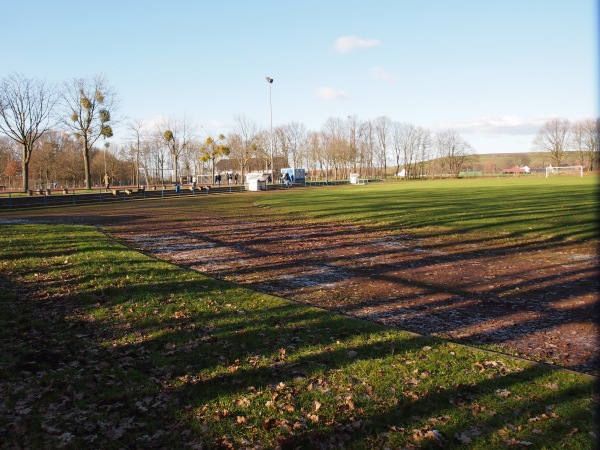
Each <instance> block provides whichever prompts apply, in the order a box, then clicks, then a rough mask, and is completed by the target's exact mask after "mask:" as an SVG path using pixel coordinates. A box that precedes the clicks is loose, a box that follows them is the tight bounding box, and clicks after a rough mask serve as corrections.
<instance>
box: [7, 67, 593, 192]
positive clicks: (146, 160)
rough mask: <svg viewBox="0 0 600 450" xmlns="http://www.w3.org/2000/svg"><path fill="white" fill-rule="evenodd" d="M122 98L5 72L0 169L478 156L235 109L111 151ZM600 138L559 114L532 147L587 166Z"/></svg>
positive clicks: (67, 175)
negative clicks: (203, 129) (205, 125)
mask: <svg viewBox="0 0 600 450" xmlns="http://www.w3.org/2000/svg"><path fill="white" fill-rule="evenodd" d="M117 100H118V99H117V96H116V94H115V91H114V90H113V89H112V88H111V87H110V86H109V85H108V83H107V81H106V79H105V78H104V77H103V76H101V75H98V76H96V77H93V78H88V79H85V78H83V79H73V80H71V81H69V82H66V83H63V84H62V85H61V86H60V87H59V86H50V85H48V84H46V83H45V82H44V81H40V80H35V79H28V78H25V77H24V76H22V75H18V74H14V75H10V76H7V77H5V78H4V79H2V80H1V82H0V132H2V134H3V135H4V136H1V135H0V138H1V137H3V139H0V171H1V173H2V174H3V175H4V176H5V177H6V178H8V179H9V184H10V181H11V178H12V179H13V180H14V179H15V178H16V177H20V178H21V179H22V187H23V190H27V189H28V186H29V180H30V179H32V180H38V181H39V182H44V183H51V182H53V181H59V183H60V184H61V185H65V186H67V185H68V186H84V187H87V188H90V187H91V186H92V185H93V184H95V183H96V184H101V180H102V179H103V178H104V175H105V174H108V175H109V176H110V178H111V179H112V180H114V181H117V182H122V183H127V184H130V183H132V184H152V183H164V182H166V181H173V182H176V181H180V180H181V179H182V178H184V177H185V178H186V179H192V177H194V176H197V175H199V174H204V175H205V176H206V177H208V176H210V178H211V179H213V178H214V175H215V170H217V165H218V163H219V161H222V160H226V161H227V162H228V164H226V166H227V168H228V170H233V171H236V172H238V173H239V174H240V175H241V179H242V180H243V179H244V174H245V173H246V172H247V171H248V170H249V169H250V168H252V167H254V168H256V167H257V165H258V166H259V167H261V169H263V170H265V171H274V172H276V171H277V170H278V169H279V168H280V167H277V162H279V164H281V161H284V163H283V164H284V165H288V166H290V167H296V168H300V167H302V168H305V169H308V171H309V173H310V174H312V175H313V176H318V177H322V178H327V179H347V178H348V177H349V175H350V173H360V174H361V175H362V176H364V177H386V176H388V175H389V174H401V175H402V176H403V177H404V178H421V177H434V176H436V175H441V174H450V175H452V176H457V175H458V174H459V172H460V171H461V169H463V168H464V167H465V166H466V165H468V164H471V163H472V162H473V159H474V151H473V149H472V148H471V146H470V145H469V144H468V143H467V142H466V141H465V140H464V139H463V138H462V136H461V135H460V134H459V133H458V132H456V131H455V130H452V129H448V130H443V131H439V132H436V133H433V132H432V131H430V130H428V129H426V128H423V127H419V126H415V125H413V124H410V123H400V122H395V121H392V120H391V119H390V118H388V117H385V116H382V117H378V118H376V119H374V120H360V119H359V118H358V117H357V116H348V117H347V118H345V119H341V118H330V119H328V120H327V121H326V122H325V124H324V125H323V126H322V128H321V130H320V131H308V130H307V129H306V127H305V126H304V125H303V124H301V123H297V122H292V123H289V124H285V125H282V126H279V127H276V128H275V129H273V132H272V133H270V132H269V131H268V130H265V129H264V128H263V127H261V126H259V125H258V124H257V123H256V122H254V121H253V120H251V119H248V118H247V117H245V116H243V115H235V116H234V127H233V130H232V132H231V133H230V134H229V135H228V136H225V135H222V134H221V135H219V136H216V137H213V136H209V137H206V138H204V139H200V138H198V136H197V135H196V133H195V130H197V127H195V126H194V125H193V124H192V123H191V122H190V121H189V120H187V119H186V118H184V119H182V120H174V119H169V120H163V121H161V122H159V123H154V124H153V125H152V126H151V127H149V126H148V124H147V122H145V121H143V120H130V121H128V122H127V126H126V129H127V130H128V131H127V136H123V137H121V138H122V139H121V142H123V143H122V144H120V145H119V146H115V148H111V145H110V140H109V139H110V138H111V137H113V126H114V125H115V124H118V123H122V122H123V121H124V120H123V119H120V118H119V117H118V101H117ZM597 137H598V122H597V121H596V120H587V121H581V122H576V123H570V122H569V121H567V120H563V119H555V120H552V121H549V122H547V123H546V124H545V125H544V126H543V127H542V128H541V129H540V130H539V133H538V136H537V137H536V140H535V141H534V145H535V146H536V147H538V148H539V149H540V150H542V151H545V152H548V153H549V154H550V157H551V158H552V159H553V161H554V163H555V165H560V163H561V161H562V158H563V155H564V152H566V151H567V150H572V149H576V151H577V152H579V155H580V157H579V160H580V161H581V163H582V164H585V165H586V166H587V167H588V169H590V170H592V169H593V168H594V166H595V164H597V160H598V154H599V152H598V138H597ZM100 142H102V143H103V145H100V147H99V144H100ZM102 147H103V148H102ZM15 150H17V151H15ZM81 155H82V156H83V164H81ZM78 161H79V162H78ZM221 166H223V164H221Z"/></svg>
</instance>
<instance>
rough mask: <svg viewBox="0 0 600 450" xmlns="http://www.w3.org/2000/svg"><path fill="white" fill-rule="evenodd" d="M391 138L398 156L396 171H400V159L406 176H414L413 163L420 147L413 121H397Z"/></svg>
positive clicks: (395, 153)
mask: <svg viewBox="0 0 600 450" xmlns="http://www.w3.org/2000/svg"><path fill="white" fill-rule="evenodd" d="M391 139H392V144H393V148H394V155H395V157H396V172H399V171H400V160H402V165H403V166H404V177H405V179H408V178H409V177H412V176H414V174H413V165H414V163H415V160H416V156H417V152H418V149H419V141H418V139H419V134H418V130H417V127H415V126H414V125H413V124H412V123H398V122H395V123H393V124H392V126H391Z"/></svg>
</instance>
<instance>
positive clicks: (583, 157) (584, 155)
mask: <svg viewBox="0 0 600 450" xmlns="http://www.w3.org/2000/svg"><path fill="white" fill-rule="evenodd" d="M599 137H600V119H586V120H581V121H579V122H575V123H574V124H573V126H572V134H571V138H572V146H573V149H574V150H575V151H576V152H577V156H578V159H579V163H580V164H581V165H582V166H587V170H588V171H592V170H594V168H595V167H596V164H597V163H598V159H599V156H600V139H599Z"/></svg>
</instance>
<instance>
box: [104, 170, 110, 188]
mask: <svg viewBox="0 0 600 450" xmlns="http://www.w3.org/2000/svg"><path fill="white" fill-rule="evenodd" d="M104 186H105V187H106V190H107V191H108V188H109V187H110V177H109V176H108V174H107V173H105V174H104Z"/></svg>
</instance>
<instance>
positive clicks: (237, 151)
mask: <svg viewBox="0 0 600 450" xmlns="http://www.w3.org/2000/svg"><path fill="white" fill-rule="evenodd" d="M234 121H235V129H234V133H233V134H232V135H230V136H229V139H228V147H229V148H230V151H231V153H230V156H231V159H233V160H234V161H236V162H237V163H238V166H239V168H240V172H241V181H242V182H244V173H245V172H246V169H247V168H248V163H249V162H250V159H251V158H252V157H253V156H254V154H255V153H256V148H257V144H256V140H257V138H258V135H259V133H260V130H259V128H258V125H256V123H255V122H253V121H251V120H248V119H247V118H246V117H245V116H243V115H241V114H236V115H234Z"/></svg>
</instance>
